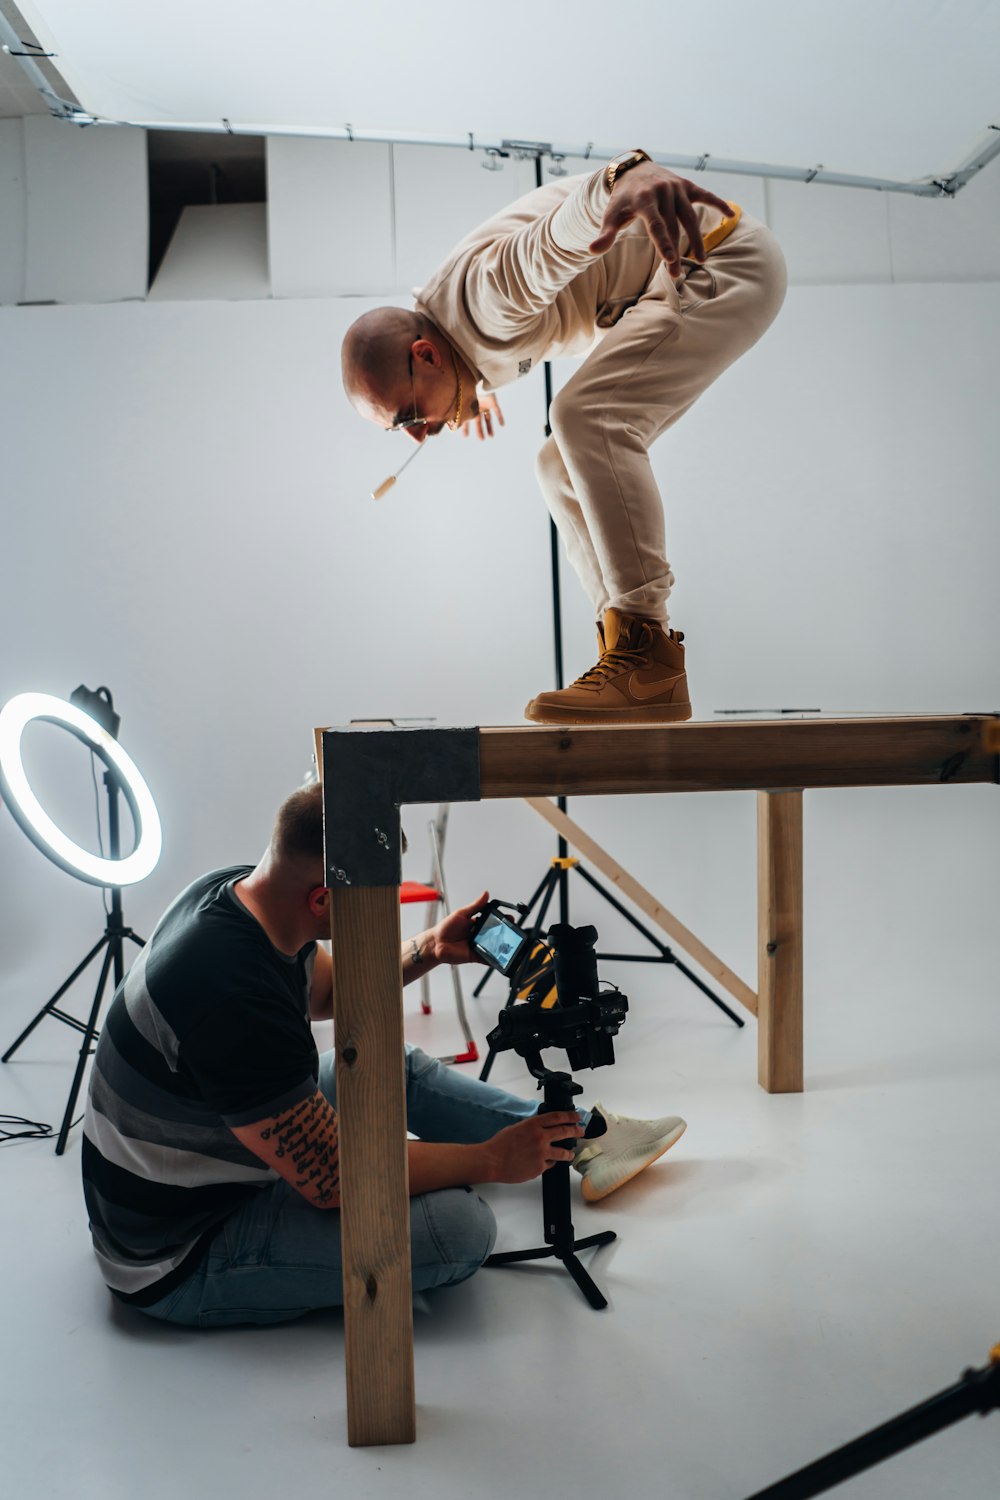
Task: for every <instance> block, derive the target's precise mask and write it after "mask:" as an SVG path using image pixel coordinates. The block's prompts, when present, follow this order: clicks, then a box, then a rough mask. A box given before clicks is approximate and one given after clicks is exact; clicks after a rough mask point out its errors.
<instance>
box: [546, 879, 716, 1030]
mask: <svg viewBox="0 0 1000 1500" xmlns="http://www.w3.org/2000/svg"><path fill="white" fill-rule="evenodd" d="M574 868H575V870H576V873H577V874H578V875H580V876H581V877H582V878H583V879H584V880H585V881H586V882H587V884H588V885H590V886H593V888H594V890H595V891H597V893H598V895H599V896H603V897H604V899H605V901H606V902H607V903H608V905H609V906H613V907H614V909H615V911H617V912H620V914H621V915H622V916H623V917H624V918H625V920H626V922H630V923H631V924H632V926H633V927H634V928H635V929H636V931H637V932H641V933H642V935H643V937H644V938H646V940H647V941H648V942H650V943H652V945H653V947H654V948H655V949H656V950H657V953H658V955H659V956H658V957H654V956H652V955H650V956H649V957H646V956H645V955H642V954H636V953H599V954H598V955H597V956H598V958H604V959H614V960H616V961H617V962H618V963H665V964H673V965H674V967H675V968H678V969H680V971H681V973H682V974H683V975H684V977H685V979H690V981H691V983H692V984H693V985H697V987H698V989H700V990H701V991H702V993H703V994H705V995H707V996H708V998H709V999H710V1000H711V1002H712V1004H713V1005H717V1006H718V1007H719V1009H720V1010H721V1011H725V1013H726V1015H727V1016H728V1017H729V1019H730V1020H731V1021H734V1022H735V1023H736V1025H737V1026H745V1025H746V1022H745V1021H744V1020H743V1017H742V1016H738V1015H737V1014H736V1012H735V1011H734V1010H731V1009H730V1008H729V1006H728V1005H727V1004H726V1002H725V1001H724V1000H722V999H721V998H720V997H719V996H718V995H717V994H716V993H715V991H714V990H710V989H709V987H708V985H707V984H703V983H702V981H701V980H700V979H699V978H698V976H697V974H692V972H691V970H690V969H689V968H688V966H687V964H684V963H682V962H681V960H680V959H679V958H678V957H677V955H676V954H675V953H674V951H673V949H672V948H668V947H667V945H666V943H664V942H661V941H660V939H659V938H658V937H657V936H656V933H655V932H650V930H649V928H648V927H646V926H644V924H643V923H642V922H640V921H639V919H638V917H634V916H633V915H632V913H631V912H630V911H628V910H627V909H626V908H625V907H624V906H623V905H622V904H621V902H620V901H619V900H618V899H617V898H616V897H615V896H613V895H612V894H611V892H610V891H609V890H608V889H607V887H606V886H603V885H602V884H601V882H600V881H599V880H595V878H594V876H593V875H591V874H590V873H589V872H588V871H587V870H585V869H584V868H583V866H582V865H575V866H574Z"/></svg>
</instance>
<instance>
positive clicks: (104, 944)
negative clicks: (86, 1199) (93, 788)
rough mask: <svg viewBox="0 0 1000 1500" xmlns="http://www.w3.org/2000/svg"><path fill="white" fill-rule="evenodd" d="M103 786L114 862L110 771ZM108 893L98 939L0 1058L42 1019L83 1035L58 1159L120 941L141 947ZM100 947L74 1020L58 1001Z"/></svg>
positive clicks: (115, 889)
mask: <svg viewBox="0 0 1000 1500" xmlns="http://www.w3.org/2000/svg"><path fill="white" fill-rule="evenodd" d="M104 785H105V787H106V788H107V792H108V839H109V843H110V848H111V858H112V859H117V858H118V857H119V855H120V854H121V834H120V824H119V817H118V793H119V781H118V777H117V776H116V775H115V773H114V772H113V771H111V770H107V771H105V772H104ZM110 890H111V909H110V911H107V912H106V913H105V917H106V920H105V924H104V932H103V933H102V934H101V937H100V938H99V940H98V941H97V942H96V943H95V944H94V946H93V948H91V950H90V952H89V953H88V954H87V956H86V958H85V959H83V961H82V962H81V963H78V964H77V966H76V968H75V969H74V970H73V972H72V974H71V975H70V976H69V978H68V979H67V980H66V981H65V982H64V983H63V984H61V985H60V986H59V988H58V989H57V990H56V992H55V994H54V995H53V996H52V998H51V999H49V1000H46V1002H45V1004H44V1005H43V1006H42V1008H41V1010H40V1011H39V1012H38V1014H37V1015H36V1016H35V1018H34V1020H32V1021H31V1022H29V1024H28V1025H27V1026H26V1027H25V1028H24V1030H23V1031H22V1032H21V1035H20V1036H19V1037H18V1039H17V1041H16V1042H14V1043H13V1044H12V1045H11V1046H10V1047H8V1048H7V1051H6V1052H5V1053H4V1055H3V1058H2V1059H0V1061H3V1062H10V1059H11V1058H12V1057H13V1056H14V1053H15V1052H16V1051H17V1050H18V1048H19V1047H20V1045H21V1043H22V1042H23V1041H26V1040H27V1038H28V1037H29V1036H30V1035H31V1033H32V1032H33V1031H34V1029H35V1027H36V1026H37V1025H38V1024H39V1022H40V1021H43V1020H44V1019H45V1017H46V1016H54V1017H55V1019H56V1020H57V1021H62V1022H63V1023H64V1024H65V1025H66V1026H71V1027H72V1028H73V1030H74V1031H79V1032H82V1033H83V1041H82V1043H81V1045H80V1055H79V1058H78V1059H77V1064H76V1071H75V1072H74V1074H73V1083H72V1086H71V1088H70V1091H69V1098H68V1100H67V1102H66V1113H65V1114H64V1115H63V1120H62V1125H61V1127H60V1130H59V1139H58V1140H57V1142H56V1155H57V1156H62V1154H63V1152H64V1151H65V1149H66V1139H67V1137H68V1135H69V1132H70V1128H71V1126H72V1124H73V1110H74V1109H75V1108H76V1100H77V1096H78V1094H79V1092H80V1085H81V1084H82V1082H83V1074H84V1069H85V1068H86V1066H87V1058H88V1057H89V1056H90V1055H91V1053H92V1052H93V1050H94V1045H95V1043H96V1041H97V1038H98V1036H99V1035H100V1033H99V1032H98V1030H97V1018H98V1016H99V1014H100V1010H101V1001H102V999H103V998H104V987H105V985H106V984H107V982H108V973H109V972H110V971H111V969H112V968H113V969H114V976H115V988H116V989H117V988H118V986H119V985H120V984H121V982H122V977H123V975H124V973H125V961H124V957H123V953H124V939H125V938H131V940H132V942H133V943H137V944H138V946H139V947H140V948H141V947H143V946H144V939H143V938H141V937H138V936H137V935H136V933H134V932H133V931H132V928H131V927H126V926H125V925H124V922H123V918H122V893H121V887H120V886H111V887H110ZM102 948H103V949H105V950H106V951H105V954H104V962H103V963H102V964H101V975H100V978H99V979H98V981H97V989H96V991H95V992H94V1003H93V1004H92V1005H91V1007H90V1014H89V1015H88V1017H87V1020H86V1021H81V1020H79V1019H78V1017H76V1016H73V1015H70V1014H69V1012H68V1011H64V1010H60V1009H59V1001H60V1000H61V999H62V997H63V995H65V993H66V991H67V990H68V989H69V988H70V986H71V985H72V984H75V982H76V981H77V979H79V977H80V975H81V974H82V973H83V971H84V969H86V968H87V967H88V965H89V964H91V963H92V962H93V960H94V959H95V958H96V957H97V955H98V954H99V953H100V951H101V949H102Z"/></svg>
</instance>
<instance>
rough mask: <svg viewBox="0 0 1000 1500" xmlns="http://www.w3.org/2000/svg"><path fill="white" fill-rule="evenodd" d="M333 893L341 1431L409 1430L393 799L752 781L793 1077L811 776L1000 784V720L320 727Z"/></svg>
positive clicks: (766, 1039)
mask: <svg viewBox="0 0 1000 1500" xmlns="http://www.w3.org/2000/svg"><path fill="white" fill-rule="evenodd" d="M316 744H317V759H318V761H319V764H320V767H321V769H322V775H323V786H324V799H323V800H324V824H325V845H326V870H327V881H328V884H329V886H330V889H331V902H330V908H331V922H330V933H331V938H332V940H333V969H334V1032H335V1045H336V1051H337V1100H338V1110H339V1117H340V1174H341V1187H342V1194H343V1207H342V1210H341V1226H342V1234H343V1246H344V1317H345V1335H346V1364H347V1414H348V1440H349V1442H350V1443H351V1444H352V1445H353V1446H357V1445H365V1444H374V1443H404V1442H412V1441H413V1440H414V1438H415V1436H416V1409H415V1396H414V1384H413V1323H412V1303H411V1286H410V1246H409V1212H408V1204H407V1177H406V1171H407V1167H406V1110H405V1084H404V1069H403V1024H402V1018H403V1011H402V1000H401V996H402V975H401V970H400V958H399V953H400V923H399V884H400V879H401V857H400V823H399V809H400V806H401V805H403V804H407V803H418V802H429V803H436V802H460V801H475V800H479V799H480V798H486V797H526V798H540V797H548V796H551V795H566V796H590V795H602V796H605V795H608V794H609V793H611V794H622V795H626V794H633V795H634V794H636V793H650V792H705V791H748V790H749V791H756V792H757V794H758V796H757V805H758V822H757V828H758V933H759V938H758V988H757V995H756V1002H757V1003H756V1011H757V1021H758V1080H759V1082H760V1084H761V1086H762V1087H763V1088H765V1089H766V1090H768V1092H770V1093H787V1092H794V1091H798V1090H801V1089H802V1086H803V1079H802V794H803V790H804V789H805V788H822V787H852V786H855V787H876V786H957V785H966V784H968V783H970V782H996V781H998V780H1000V775H998V759H1000V757H998V756H997V753H996V752H997V750H998V749H1000V733H998V725H997V721H996V716H995V715H986V714H963V715H951V716H949V715H940V716H926V717H892V718H888V717H875V716H857V717H850V718H825V717H823V716H817V717H809V718H788V717H783V718H766V717H765V718H758V719H750V720H748V719H743V718H726V719H723V720H721V721H711V722H693V723H688V724H670V725H666V724H665V725H647V726H642V727H635V728H632V727H629V726H611V725H609V726H607V727H603V726H601V727H590V726H583V725H581V726H567V727H565V728H559V727H555V728H553V727H537V728H536V727H534V726H531V727H523V728H495V729H426V728H420V729H405V728H398V727H395V726H393V725H391V724H389V725H378V726H374V725H373V726H364V727H357V726H354V727H350V728H346V729H318V730H317V731H316Z"/></svg>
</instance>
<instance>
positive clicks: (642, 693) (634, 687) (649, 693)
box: [628, 672, 681, 703]
mask: <svg viewBox="0 0 1000 1500" xmlns="http://www.w3.org/2000/svg"><path fill="white" fill-rule="evenodd" d="M680 675H681V674H680V673H679V672H672V673H671V674H670V676H669V677H657V678H655V680H654V681H652V682H643V681H642V680H641V679H640V677H639V674H638V672H633V673H632V676H631V677H630V678H629V681H628V690H629V692H630V693H631V695H632V697H633V698H638V699H639V702H640V703H641V702H642V701H643V699H645V698H655V697H656V696H657V694H659V693H662V692H664V690H665V689H666V688H668V687H673V685H674V683H676V682H679V681H680Z"/></svg>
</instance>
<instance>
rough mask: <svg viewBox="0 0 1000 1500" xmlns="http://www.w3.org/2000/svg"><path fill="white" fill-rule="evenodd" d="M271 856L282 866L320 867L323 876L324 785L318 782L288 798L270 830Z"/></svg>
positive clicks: (302, 788) (300, 789)
mask: <svg viewBox="0 0 1000 1500" xmlns="http://www.w3.org/2000/svg"><path fill="white" fill-rule="evenodd" d="M271 856H272V858H273V859H274V860H275V861H276V863H277V864H279V865H287V864H292V863H294V864H305V863H309V864H311V865H313V866H317V867H318V868H319V871H320V877H321V879H322V875H323V787H322V784H321V783H320V782H318V781H314V782H311V783H310V784H309V786H303V787H299V789H298V791H295V792H293V793H292V794H291V796H290V797H286V798H285V800H284V802H283V803H282V804H281V806H280V807H279V808H278V813H277V816H276V818H275V820H274V829H273V831H272V833H271Z"/></svg>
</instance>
